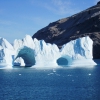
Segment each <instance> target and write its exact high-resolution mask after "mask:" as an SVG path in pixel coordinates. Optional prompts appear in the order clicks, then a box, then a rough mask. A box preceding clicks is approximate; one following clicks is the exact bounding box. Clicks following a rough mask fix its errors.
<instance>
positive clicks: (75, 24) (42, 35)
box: [32, 2, 100, 59]
mask: <svg viewBox="0 0 100 100" xmlns="http://www.w3.org/2000/svg"><path fill="white" fill-rule="evenodd" d="M84 36H89V37H90V38H91V39H92V40H93V58H94V59H100V2H98V3H97V5H95V6H93V7H90V8H88V9H86V10H84V11H82V12H80V13H77V14H75V15H73V16H70V17H67V18H63V19H60V20H58V21H55V22H53V23H50V24H49V25H48V26H46V27H45V28H43V29H41V30H39V31H37V32H36V33H35V34H34V35H33V37H32V38H37V39H38V40H41V39H43V40H45V42H47V43H55V44H57V45H58V47H59V48H60V47H61V46H62V45H63V44H65V43H67V42H69V41H71V40H75V39H77V38H79V37H84Z"/></svg>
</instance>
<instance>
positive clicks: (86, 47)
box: [0, 35, 96, 67]
mask: <svg viewBox="0 0 100 100" xmlns="http://www.w3.org/2000/svg"><path fill="white" fill-rule="evenodd" d="M92 45H93V42H92V40H91V39H90V38H89V37H83V38H79V39H76V40H73V41H71V42H69V43H67V44H65V45H63V47H62V48H61V49H60V50H59V49H58V47H57V46H56V45H55V44H53V45H52V44H49V43H45V42H44V40H40V41H38V40H37V39H34V40H33V39H32V38H31V36H29V35H26V37H25V38H24V39H23V40H17V39H16V40H15V41H14V44H13V46H12V45H11V44H10V43H9V42H7V40H5V39H2V38H0V64H2V63H4V64H5V65H10V66H13V65H20V66H23V65H26V66H34V65H35V66H36V67H47V66H49V67H50V66H58V65H61V66H62V65H84V63H85V65H89V64H90V65H96V63H95V62H94V61H93V60H92ZM82 62H83V63H82Z"/></svg>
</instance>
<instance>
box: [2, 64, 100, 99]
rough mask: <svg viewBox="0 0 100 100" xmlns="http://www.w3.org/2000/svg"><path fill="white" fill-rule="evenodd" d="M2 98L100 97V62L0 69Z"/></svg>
mask: <svg viewBox="0 0 100 100" xmlns="http://www.w3.org/2000/svg"><path fill="white" fill-rule="evenodd" d="M0 100H100V66H94V67H91V66H88V67H86V66H84V67H76V68H71V67H66V68H65V67H64V68H56V69H35V68H13V69H0Z"/></svg>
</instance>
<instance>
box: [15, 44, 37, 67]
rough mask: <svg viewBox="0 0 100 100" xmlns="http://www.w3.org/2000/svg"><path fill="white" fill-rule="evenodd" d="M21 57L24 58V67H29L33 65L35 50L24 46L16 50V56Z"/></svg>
mask: <svg viewBox="0 0 100 100" xmlns="http://www.w3.org/2000/svg"><path fill="white" fill-rule="evenodd" d="M18 57H21V58H22V59H23V60H24V63H25V66H26V67H31V66H33V65H35V63H36V61H35V52H34V50H33V49H31V48H29V47H26V46H24V47H23V48H21V49H20V50H19V51H18V54H17V57H16V59H17V58H18Z"/></svg>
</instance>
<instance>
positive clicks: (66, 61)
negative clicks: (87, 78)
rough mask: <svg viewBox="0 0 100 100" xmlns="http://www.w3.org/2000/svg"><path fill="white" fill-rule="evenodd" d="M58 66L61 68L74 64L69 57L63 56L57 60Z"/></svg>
mask: <svg viewBox="0 0 100 100" xmlns="http://www.w3.org/2000/svg"><path fill="white" fill-rule="evenodd" d="M57 64H58V65H60V66H66V65H71V64H72V58H71V57H70V56H68V55H66V56H61V57H60V58H58V59H57Z"/></svg>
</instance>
